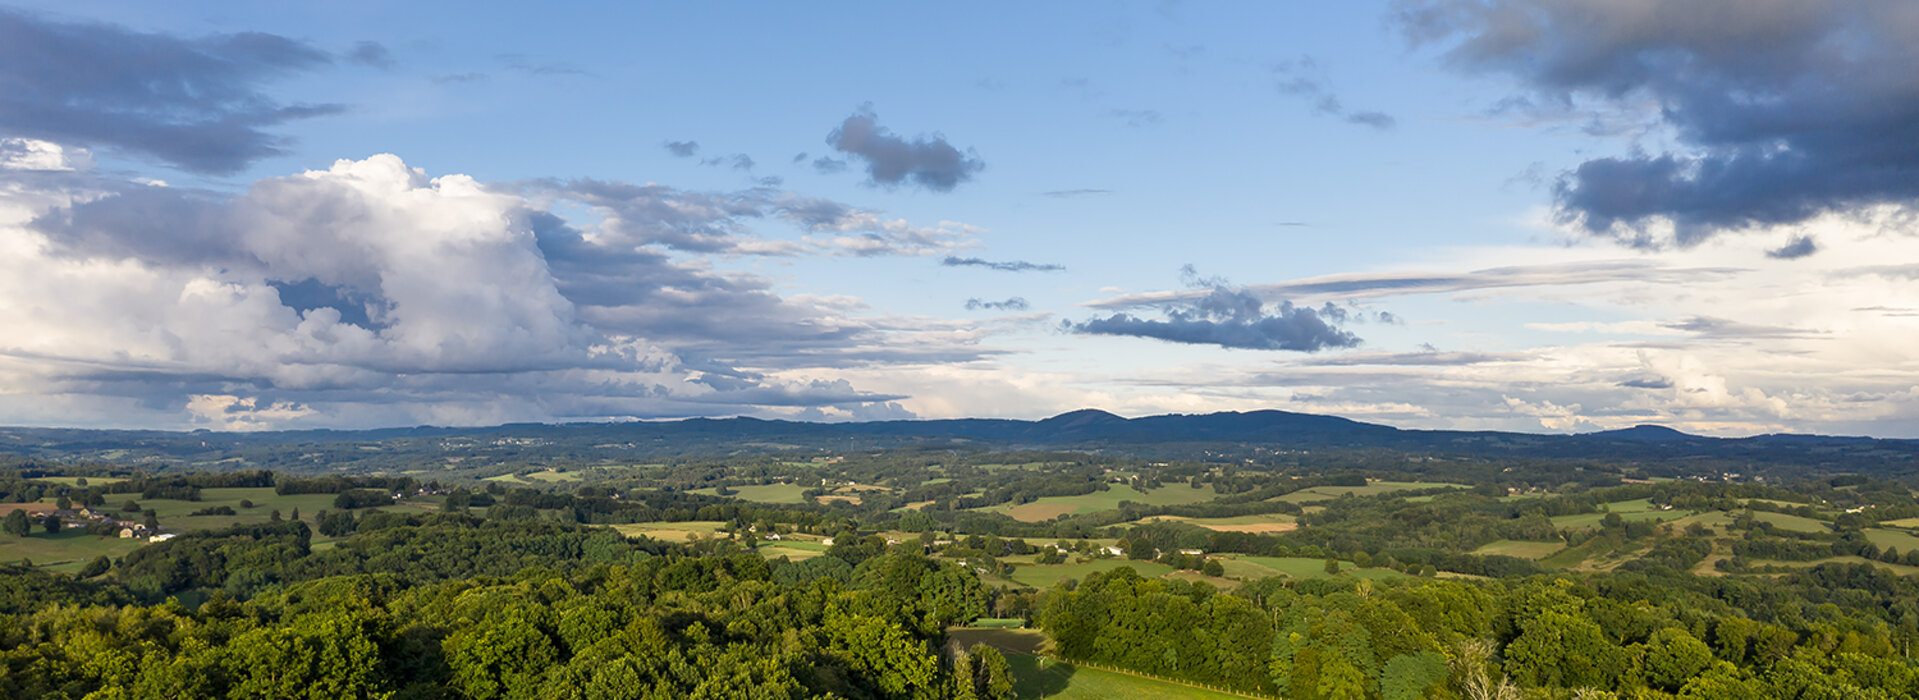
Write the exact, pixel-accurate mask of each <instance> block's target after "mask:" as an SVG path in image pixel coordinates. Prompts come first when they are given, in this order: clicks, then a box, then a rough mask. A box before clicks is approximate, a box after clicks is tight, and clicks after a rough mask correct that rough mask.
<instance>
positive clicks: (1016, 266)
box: [940, 255, 1066, 272]
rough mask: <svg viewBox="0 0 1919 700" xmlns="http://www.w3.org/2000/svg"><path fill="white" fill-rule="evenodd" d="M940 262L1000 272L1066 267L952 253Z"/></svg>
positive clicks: (1043, 270)
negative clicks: (968, 256) (965, 256)
mask: <svg viewBox="0 0 1919 700" xmlns="http://www.w3.org/2000/svg"><path fill="white" fill-rule="evenodd" d="M940 264H941V265H945V266H947V267H984V268H986V269H988V270H999V271H1000V272H1059V271H1061V270H1064V269H1066V266H1065V265H1055V264H1053V263H1044V264H1042V263H1031V262H1027V261H1025V260H1009V261H998V260H982V259H980V258H962V257H957V256H952V255H949V256H946V257H945V258H944V259H942V260H940Z"/></svg>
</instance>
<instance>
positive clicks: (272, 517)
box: [267, 508, 280, 523]
mask: <svg viewBox="0 0 1919 700" xmlns="http://www.w3.org/2000/svg"><path fill="white" fill-rule="evenodd" d="M267 520H268V521H271V522H276V523H277V522H280V509H278V508H275V509H273V512H272V513H271V514H269V515H267Z"/></svg>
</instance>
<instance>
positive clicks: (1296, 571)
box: [1218, 555, 1406, 581]
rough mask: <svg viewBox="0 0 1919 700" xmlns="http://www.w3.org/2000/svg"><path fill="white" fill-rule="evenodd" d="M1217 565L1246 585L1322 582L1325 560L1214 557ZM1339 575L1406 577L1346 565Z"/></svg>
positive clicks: (1348, 563) (1324, 572)
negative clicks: (1273, 580) (1272, 580)
mask: <svg viewBox="0 0 1919 700" xmlns="http://www.w3.org/2000/svg"><path fill="white" fill-rule="evenodd" d="M1218 559H1219V564H1220V566H1221V567H1223V568H1224V569H1225V570H1226V575H1227V576H1228V577H1231V578H1238V579H1245V580H1248V581H1253V580H1258V579H1262V578H1268V577H1272V576H1287V577H1290V578H1299V579H1306V578H1326V577H1327V576H1328V574H1327V573H1326V560H1325V559H1323V558H1319V559H1316V558H1312V557H1254V556H1244V555H1227V556H1221V557H1218ZM1339 573H1341V574H1343V575H1347V576H1354V577H1358V578H1371V579H1385V578H1399V577H1403V576H1405V575H1406V574H1404V573H1400V572H1398V571H1394V570H1392V569H1379V568H1373V569H1361V568H1357V567H1356V566H1355V565H1354V564H1353V563H1352V562H1350V561H1341V562H1339Z"/></svg>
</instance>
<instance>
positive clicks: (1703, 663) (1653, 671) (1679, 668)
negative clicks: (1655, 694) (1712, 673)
mask: <svg viewBox="0 0 1919 700" xmlns="http://www.w3.org/2000/svg"><path fill="white" fill-rule="evenodd" d="M1711 665H1712V649H1710V648H1708V647H1707V646H1706V643H1705V642H1702V641H1699V640H1698V639H1695V638H1694V637H1693V636H1692V635H1690V634H1687V633H1686V631H1685V630H1683V629H1679V628H1677V627H1668V628H1666V629H1662V630H1659V631H1658V632H1654V633H1653V634H1652V637H1651V638H1650V639H1647V640H1646V682H1647V683H1648V684H1649V685H1651V686H1652V687H1654V688H1659V689H1661V690H1665V691H1667V692H1676V691H1678V690H1679V689H1680V688H1681V687H1683V686H1685V685H1686V681H1688V680H1691V679H1692V677H1693V676H1697V675H1699V674H1700V672H1702V671H1705V670H1706V669H1707V668H1708V667H1710V666H1711Z"/></svg>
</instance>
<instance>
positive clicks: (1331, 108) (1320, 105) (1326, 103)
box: [1273, 56, 1399, 131]
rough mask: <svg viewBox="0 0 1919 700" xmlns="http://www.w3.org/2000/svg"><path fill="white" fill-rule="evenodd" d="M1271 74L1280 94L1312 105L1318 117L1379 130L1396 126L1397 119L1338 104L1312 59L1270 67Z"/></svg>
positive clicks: (1337, 97)
mask: <svg viewBox="0 0 1919 700" xmlns="http://www.w3.org/2000/svg"><path fill="white" fill-rule="evenodd" d="M1273 73H1274V74H1275V75H1276V76H1277V78H1278V80H1279V84H1278V88H1279V91H1280V92H1281V93H1283V94H1287V95H1292V96H1295V97H1298V98H1300V99H1303V100H1307V101H1309V102H1311V103H1312V104H1313V111H1314V112H1315V113H1317V114H1321V115H1325V116H1329V117H1335V118H1338V119H1339V120H1341V121H1344V122H1346V123H1348V124H1356V125H1359V126H1367V127H1372V128H1374V129H1378V130H1381V131H1384V130H1387V129H1391V128H1393V127H1394V126H1397V125H1398V123H1399V122H1398V120H1396V119H1394V118H1393V117H1392V115H1389V114H1386V113H1385V112H1378V111H1371V110H1358V111H1354V110H1349V109H1347V108H1346V105H1345V104H1343V103H1342V102H1340V99H1339V95H1337V94H1335V93H1334V92H1333V88H1332V83H1331V81H1329V80H1328V79H1327V78H1326V71H1325V70H1324V69H1322V68H1320V66H1319V62H1318V61H1316V60H1314V59H1313V57H1311V56H1301V57H1299V58H1297V59H1293V60H1290V61H1284V62H1281V63H1280V64H1279V65H1276V66H1274V67H1273Z"/></svg>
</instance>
